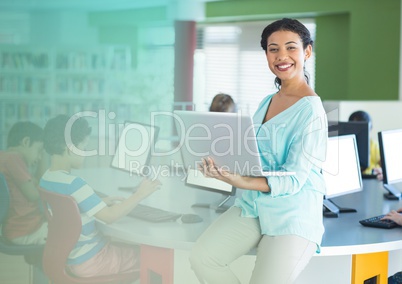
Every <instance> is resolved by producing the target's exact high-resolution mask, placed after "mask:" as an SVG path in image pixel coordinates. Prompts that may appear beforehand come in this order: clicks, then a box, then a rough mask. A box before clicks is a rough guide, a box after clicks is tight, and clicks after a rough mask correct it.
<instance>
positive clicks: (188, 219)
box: [180, 214, 203, 224]
mask: <svg viewBox="0 0 402 284" xmlns="http://www.w3.org/2000/svg"><path fill="white" fill-rule="evenodd" d="M180 220H181V221H182V222H183V223H186V224H189V223H199V222H202V221H203V219H202V218H201V217H200V216H198V215H197V214H183V215H182V216H181V218H180Z"/></svg>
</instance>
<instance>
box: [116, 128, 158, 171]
mask: <svg viewBox="0 0 402 284" xmlns="http://www.w3.org/2000/svg"><path fill="white" fill-rule="evenodd" d="M158 132H159V127H157V126H155V125H148V124H144V123H139V122H132V121H126V122H125V123H124V127H123V129H122V131H121V135H120V138H119V142H118V145H117V148H116V151H115V153H114V156H113V159H112V163H111V166H112V167H113V168H117V169H121V170H124V171H127V172H129V173H130V174H134V175H140V176H142V175H148V174H149V170H150V165H149V161H150V158H151V153H152V150H153V149H154V146H155V142H156V139H157V136H158Z"/></svg>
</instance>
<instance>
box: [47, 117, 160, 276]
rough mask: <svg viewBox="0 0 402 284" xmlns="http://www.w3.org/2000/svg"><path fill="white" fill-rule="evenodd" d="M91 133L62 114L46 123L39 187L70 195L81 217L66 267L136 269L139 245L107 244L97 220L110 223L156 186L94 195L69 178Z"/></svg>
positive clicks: (101, 271)
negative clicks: (123, 194)
mask: <svg viewBox="0 0 402 284" xmlns="http://www.w3.org/2000/svg"><path fill="white" fill-rule="evenodd" d="M65 130H67V131H65ZM90 132H91V128H90V127H89V126H88V122H87V121H86V120H85V119H84V118H82V117H81V118H75V117H72V118H70V117H68V116H66V115H59V116H57V117H55V118H53V119H51V120H49V121H48V123H47V124H46V126H45V129H44V147H45V150H46V151H47V152H48V153H49V154H50V156H51V164H50V168H49V169H48V170H47V171H46V172H45V174H44V175H43V177H42V179H41V181H40V186H41V187H42V188H44V189H45V190H49V191H53V192H57V193H61V194H66V195H71V196H72V197H74V199H75V200H76V201H77V204H78V207H79V210H80V213H81V218H82V232H81V235H80V238H79V240H78V242H77V244H76V246H75V248H74V249H73V251H72V252H71V253H70V255H69V259H68V263H67V264H68V265H69V268H70V270H71V272H72V273H74V274H75V275H77V276H80V277H91V276H101V275H108V274H117V273H125V272H130V271H135V270H139V250H138V247H136V246H123V245H121V244H114V243H110V242H109V241H108V239H107V238H106V237H105V236H103V235H102V233H101V232H100V231H99V230H98V229H97V226H96V219H97V220H100V221H102V222H105V223H112V222H114V221H116V220H118V219H119V218H121V217H123V216H125V215H127V214H128V213H129V212H130V211H131V210H132V209H133V208H134V207H135V206H136V205H137V204H138V203H139V202H140V201H141V200H143V199H144V198H146V197H147V196H149V195H150V194H152V193H153V192H154V191H156V190H157V188H158V186H159V185H160V183H159V181H157V180H153V181H151V180H149V179H144V180H143V182H142V184H141V185H140V186H139V189H138V190H137V191H136V192H135V193H133V194H132V195H131V196H130V197H129V198H127V199H122V198H119V197H107V198H101V197H99V196H98V195H97V194H96V193H95V191H94V190H93V189H92V187H91V186H90V185H89V184H87V183H86V182H85V181H84V180H83V179H82V178H80V177H78V176H74V175H72V174H71V169H75V168H79V167H81V165H82V163H83V161H84V157H83V155H79V151H77V150H81V151H85V147H86V145H87V143H88V139H89V134H90ZM66 141H67V143H68V141H70V142H71V143H70V144H67V143H66Z"/></svg>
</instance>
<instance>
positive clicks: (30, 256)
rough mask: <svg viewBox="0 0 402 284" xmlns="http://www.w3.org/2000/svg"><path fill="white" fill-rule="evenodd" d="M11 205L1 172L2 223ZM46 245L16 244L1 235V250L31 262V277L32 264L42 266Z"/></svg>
mask: <svg viewBox="0 0 402 284" xmlns="http://www.w3.org/2000/svg"><path fill="white" fill-rule="evenodd" d="M9 207H10V192H9V189H8V186H7V182H6V179H5V177H4V175H3V174H2V173H0V224H3V222H4V221H5V220H6V217H7V214H8V209H9ZM44 247H45V246H44V245H15V244H13V243H11V242H10V241H9V240H7V239H6V238H4V237H3V236H0V252H2V253H4V254H7V255H20V256H24V259H25V262H26V263H28V264H29V270H30V272H29V275H30V277H32V270H31V268H32V265H33V266H37V267H40V266H41V259H42V253H43V249H44ZM30 281H32V279H31V280H30Z"/></svg>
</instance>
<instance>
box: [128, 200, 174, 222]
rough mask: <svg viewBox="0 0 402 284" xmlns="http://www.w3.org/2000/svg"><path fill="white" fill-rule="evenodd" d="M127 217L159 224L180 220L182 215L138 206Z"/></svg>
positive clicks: (142, 205) (141, 205)
mask: <svg viewBox="0 0 402 284" xmlns="http://www.w3.org/2000/svg"><path fill="white" fill-rule="evenodd" d="M127 216H129V217H133V218H137V219H141V220H145V221H148V222H153V223H159V222H167V221H175V220H177V219H178V218H180V217H181V216H182V214H179V213H175V212H170V211H166V210H162V209H159V208H155V207H151V206H148V205H144V204H138V205H137V206H136V207H135V208H134V209H133V210H132V211H131V212H130V213H128V215H127Z"/></svg>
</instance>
